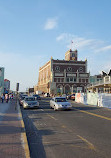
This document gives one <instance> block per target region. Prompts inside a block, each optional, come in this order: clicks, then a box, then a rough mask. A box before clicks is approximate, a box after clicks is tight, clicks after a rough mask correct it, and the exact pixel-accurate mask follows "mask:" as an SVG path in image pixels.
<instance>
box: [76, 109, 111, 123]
mask: <svg viewBox="0 0 111 158" xmlns="http://www.w3.org/2000/svg"><path fill="white" fill-rule="evenodd" d="M78 111H81V112H83V113H86V114H89V115H92V116H96V117H100V118H102V119H105V120H109V121H111V118H110V117H105V116H102V115H98V114H94V113H91V112H87V111H84V110H78Z"/></svg>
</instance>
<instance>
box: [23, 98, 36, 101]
mask: <svg viewBox="0 0 111 158" xmlns="http://www.w3.org/2000/svg"><path fill="white" fill-rule="evenodd" d="M25 100H26V101H35V98H25Z"/></svg>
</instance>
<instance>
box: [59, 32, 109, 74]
mask: <svg viewBox="0 0 111 158" xmlns="http://www.w3.org/2000/svg"><path fill="white" fill-rule="evenodd" d="M56 41H57V42H59V43H62V44H64V45H65V46H66V48H67V49H72V50H75V49H77V50H78V51H79V52H80V53H78V58H79V59H78V60H81V59H83V60H85V58H87V59H88V71H90V72H91V74H93V75H95V74H98V73H99V72H100V71H102V70H104V71H106V70H107V71H109V69H111V64H110V63H111V62H110V60H111V53H110V50H111V45H110V44H109V43H108V42H107V41H104V40H99V39H93V38H86V37H82V36H77V35H74V34H70V33H62V34H60V35H59V36H58V37H57V38H56ZM71 41H73V43H72V42H71ZM106 53H107V55H106Z"/></svg>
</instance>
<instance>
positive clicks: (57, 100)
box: [55, 98, 67, 102]
mask: <svg viewBox="0 0 111 158" xmlns="http://www.w3.org/2000/svg"><path fill="white" fill-rule="evenodd" d="M66 101H67V100H66V98H56V99H55V102H66Z"/></svg>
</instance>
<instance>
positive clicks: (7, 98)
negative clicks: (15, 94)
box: [5, 94, 9, 103]
mask: <svg viewBox="0 0 111 158" xmlns="http://www.w3.org/2000/svg"><path fill="white" fill-rule="evenodd" d="M5 100H6V103H8V100H9V96H8V94H5Z"/></svg>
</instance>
